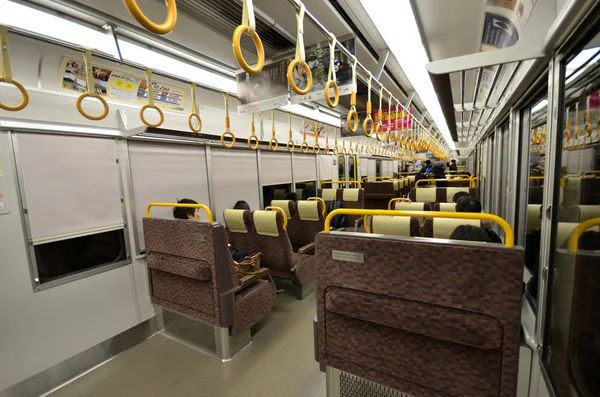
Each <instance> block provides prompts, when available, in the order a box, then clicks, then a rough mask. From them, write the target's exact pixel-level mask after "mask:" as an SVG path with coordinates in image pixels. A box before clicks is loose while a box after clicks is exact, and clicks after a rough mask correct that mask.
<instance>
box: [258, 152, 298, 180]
mask: <svg viewBox="0 0 600 397" xmlns="http://www.w3.org/2000/svg"><path fill="white" fill-rule="evenodd" d="M260 162H261V180H260V183H261V185H263V186H270V185H279V184H285V183H291V182H292V155H291V153H287V152H279V153H272V152H267V151H263V152H261V154H260Z"/></svg>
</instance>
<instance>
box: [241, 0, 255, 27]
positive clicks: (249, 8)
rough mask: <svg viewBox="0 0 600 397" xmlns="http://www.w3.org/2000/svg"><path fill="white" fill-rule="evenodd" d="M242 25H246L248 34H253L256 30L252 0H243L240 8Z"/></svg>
mask: <svg viewBox="0 0 600 397" xmlns="http://www.w3.org/2000/svg"><path fill="white" fill-rule="evenodd" d="M242 25H248V34H249V35H250V36H252V35H254V33H255V31H256V20H255V19H254V6H253V5H252V0H244V8H243V9H242Z"/></svg>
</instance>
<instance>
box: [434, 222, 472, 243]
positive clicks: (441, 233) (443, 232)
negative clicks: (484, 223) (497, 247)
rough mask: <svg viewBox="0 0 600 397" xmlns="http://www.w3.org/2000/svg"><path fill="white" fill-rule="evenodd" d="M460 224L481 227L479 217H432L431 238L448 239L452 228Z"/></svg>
mask: <svg viewBox="0 0 600 397" xmlns="http://www.w3.org/2000/svg"><path fill="white" fill-rule="evenodd" d="M460 225H471V226H476V227H481V221H480V220H479V219H450V218H434V219H433V238H445V239H449V238H450V235H451V234H452V232H453V231H454V229H456V228H457V227H458V226H460Z"/></svg>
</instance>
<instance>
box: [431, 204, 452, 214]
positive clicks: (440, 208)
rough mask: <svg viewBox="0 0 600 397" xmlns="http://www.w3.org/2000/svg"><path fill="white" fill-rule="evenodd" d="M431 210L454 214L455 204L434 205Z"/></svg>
mask: <svg viewBox="0 0 600 397" xmlns="http://www.w3.org/2000/svg"><path fill="white" fill-rule="evenodd" d="M433 210H434V211H441V212H456V204H455V203H453V202H449V203H435V204H434V206H433Z"/></svg>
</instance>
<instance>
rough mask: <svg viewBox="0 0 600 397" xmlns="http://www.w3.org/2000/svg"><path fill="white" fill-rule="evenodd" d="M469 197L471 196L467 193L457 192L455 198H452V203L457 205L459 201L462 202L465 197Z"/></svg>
mask: <svg viewBox="0 0 600 397" xmlns="http://www.w3.org/2000/svg"><path fill="white" fill-rule="evenodd" d="M467 196H470V194H469V193H467V192H457V193H456V194H454V196H452V201H454V202H455V203H457V202H458V200H460V199H461V198H463V197H467Z"/></svg>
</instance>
